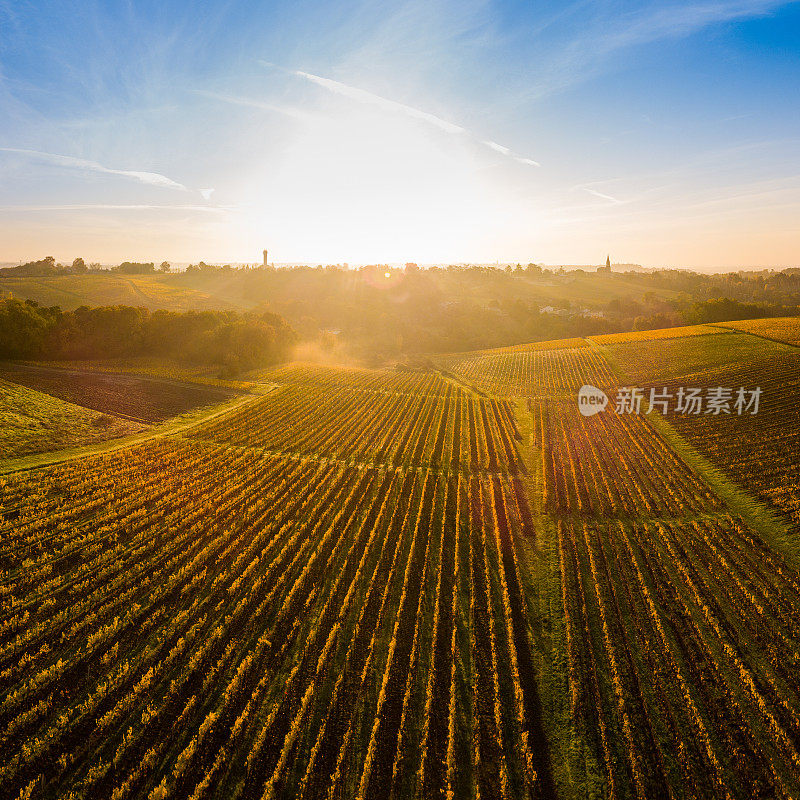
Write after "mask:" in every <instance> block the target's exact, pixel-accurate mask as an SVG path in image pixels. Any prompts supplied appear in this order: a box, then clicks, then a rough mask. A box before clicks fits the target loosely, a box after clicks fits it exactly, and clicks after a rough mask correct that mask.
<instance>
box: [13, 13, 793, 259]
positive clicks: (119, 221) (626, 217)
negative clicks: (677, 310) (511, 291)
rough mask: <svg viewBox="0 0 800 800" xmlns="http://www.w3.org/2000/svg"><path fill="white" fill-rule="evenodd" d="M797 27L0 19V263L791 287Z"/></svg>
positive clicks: (679, 17)
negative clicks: (469, 264)
mask: <svg viewBox="0 0 800 800" xmlns="http://www.w3.org/2000/svg"><path fill="white" fill-rule="evenodd" d="M799 56H800V3H798V2H770V1H769V0H738V1H731V2H728V1H727V0H718V1H716V2H715V1H714V0H709V1H707V2H702V1H698V2H670V1H667V2H653V3H626V2H576V3H564V2H537V3H530V2H525V3H523V2H474V1H473V0H465V2H436V1H435V0H434V1H433V2H422V1H420V2H381V3H376V2H373V3H356V2H336V0H333V1H332V2H298V3H285V4H269V3H263V2H235V1H234V0H231V1H230V2H218V3H199V2H198V3H177V2H159V3H156V2H63V0H62V2H35V3H32V2H24V1H21V0H14V2H8V1H7V0H0V260H8V261H16V260H18V259H29V258H33V257H42V256H43V255H46V254H52V255H55V256H56V257H57V258H58V259H60V260H63V261H70V260H72V258H74V257H75V256H78V255H80V256H83V257H84V258H86V259H87V261H88V260H97V261H101V262H115V261H120V260H123V259H147V260H156V261H160V260H162V259H164V258H166V259H169V260H173V261H196V260H199V259H201V258H202V259H205V260H206V261H211V260H222V261H228V260H236V261H252V260H256V259H257V258H258V254H259V253H260V251H261V249H262V247H265V246H267V247H269V248H270V252H271V254H272V257H273V258H274V259H275V260H276V261H278V262H290V261H310V262H322V263H328V262H343V261H348V262H351V263H358V262H375V261H378V262H384V261H388V262H404V261H407V260H414V261H419V262H461V261H480V262H485V261H495V260H496V259H499V260H500V261H514V262H516V261H521V262H528V261H539V262H546V263H555V264H558V263H565V264H568V263H598V262H599V261H601V260H603V259H604V257H605V254H606V252H611V254H612V259H614V260H616V261H623V262H627V261H633V262H638V263H642V264H646V265H650V266H665V265H676V266H697V267H701V268H712V267H723V266H755V265H765V266H788V265H797V264H800V58H799Z"/></svg>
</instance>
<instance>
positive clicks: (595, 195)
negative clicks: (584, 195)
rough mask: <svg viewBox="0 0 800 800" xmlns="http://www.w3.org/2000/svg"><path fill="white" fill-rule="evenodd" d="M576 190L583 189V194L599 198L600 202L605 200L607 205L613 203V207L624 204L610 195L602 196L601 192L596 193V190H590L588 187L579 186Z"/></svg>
mask: <svg viewBox="0 0 800 800" xmlns="http://www.w3.org/2000/svg"><path fill="white" fill-rule="evenodd" d="M578 188H579V189H583V191H584V192H588V193H589V194H591V195H593V196H594V197H599V198H600V199H601V200H607V201H608V202H609V203H613V204H614V205H620V204H621V203H624V202H625V201H624V200H620V199H618V198H616V197H612V196H611V195H610V194H604V193H603V192H598V191H597V190H596V189H591V188H590V187H588V186H579V187H578Z"/></svg>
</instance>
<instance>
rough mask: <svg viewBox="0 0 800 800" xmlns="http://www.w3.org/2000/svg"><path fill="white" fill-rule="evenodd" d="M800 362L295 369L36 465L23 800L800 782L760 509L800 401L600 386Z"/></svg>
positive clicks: (580, 361) (17, 721)
mask: <svg viewBox="0 0 800 800" xmlns="http://www.w3.org/2000/svg"><path fill="white" fill-rule="evenodd" d="M723 342H725V343H726V344H724V345H723V344H721V343H723ZM679 347H684V348H686V349H685V350H684V351H681V350H679V349H678V348H679ZM643 348H652V350H651V351H647V350H646V349H643ZM790 350H791V348H787V347H784V346H781V345H776V344H774V343H771V342H768V341H766V340H764V339H759V338H757V337H752V336H747V335H746V334H732V333H728V334H725V335H715V336H688V337H680V338H672V339H656V338H653V339H646V338H645V339H642V340H639V339H634V340H631V341H627V342H623V343H617V344H613V345H597V344H593V345H586V346H581V347H576V346H573V345H570V346H566V347H553V348H548V349H541V348H538V347H533V348H530V349H526V348H519V349H515V350H511V351H509V350H507V349H503V350H500V351H497V352H492V351H482V352H480V353H475V354H460V355H458V356H441V357H437V358H436V359H435V360H436V363H437V364H438V365H439V366H440V367H441V370H440V371H439V370H434V369H388V368H384V369H366V368H356V367H350V368H344V367H342V368H335V367H329V366H322V365H318V364H316V365H315V364H308V363H290V364H286V365H283V366H279V367H276V368H271V369H268V370H264V371H262V372H260V373H253V374H251V375H249V376H248V379H249V380H250V381H256V382H257V381H264V382H265V383H264V386H263V390H262V391H261V393H253V394H251V395H248V396H244V397H243V398H241V399H240V400H237V402H236V403H235V404H234V405H232V406H231V407H230V409H229V410H228V411H224V412H222V413H218V412H214V411H213V409H214V407H213V406H212V407H211V408H210V409H209V410H208V411H207V412H203V411H201V412H197V421H196V422H195V423H192V424H190V425H189V426H188V427H187V426H184V427H183V428H182V429H181V430H179V431H175V432H172V433H170V432H168V431H167V432H166V433H164V434H163V435H154V437H153V438H151V439H149V440H148V441H146V442H143V443H140V444H136V445H131V446H126V447H121V448H118V449H116V450H114V451H112V452H108V453H104V454H87V455H86V456H84V457H77V458H76V457H72V458H67V459H66V460H62V461H60V462H59V463H54V464H52V465H50V466H45V467H42V468H40V469H36V470H31V471H21V472H15V473H13V474H6V475H5V476H4V477H2V478H1V479H0V509H2V514H1V515H0V604H2V605H1V606H0V607H1V608H2V614H3V618H2V619H3V621H2V625H1V626H0V717H1V719H0V722H2V733H0V791H2V793H3V795H4V796H9V797H26V798H28V797H29V798H35V797H41V798H109V799H110V800H122V799H123V798H139V797H143V798H148V800H157V799H158V798H198V799H199V798H250V797H256V798H317V797H318V798H374V799H375V800H377V799H378V798H397V799H398V800H400V799H401V798H407V797H408V798H421V799H425V798H448V797H450V798H461V797H481V798H498V800H516V798H551V797H557V798H573V797H574V798H584V797H586V798H624V797H639V798H658V797H683V796H691V797H698V798H700V797H721V798H722V797H724V798H736V799H737V800H738V799H739V798H742V800H744V799H745V798H751V797H754V796H759V797H792V796H795V795H796V794H797V792H798V791H800V766H798V765H800V751H799V750H798V746H799V745H800V680H798V676H800V615H799V614H798V611H797V608H798V607H799V606H798V601H800V572H798V561H797V560H796V556H795V555H794V551H793V550H792V548H791V547H786V546H785V542H784V540H782V539H781V536H780V534H781V531H783V532H784V533H787V532H788V530H789V525H790V523H789V520H788V517H787V519H786V521H785V522H782V521H781V518H774V519H772V518H771V519H767V518H765V517H764V516H763V515H762V514H761V512H760V511H758V510H757V509H755V510H754V507H753V506H752V505H751V504H752V503H757V502H758V501H759V499H760V501H763V502H767V503H773V504H774V505H775V507H777V508H780V509H783V510H784V511H785V512H786V513H787V514H792V513H794V512H793V509H794V508H796V505H795V506H793V505H792V504H793V503H795V504H796V501H797V500H796V498H797V495H796V493H795V489H793V488H792V486H793V484H792V482H791V481H789V480H787V479H786V471H787V470H791V469H793V468H794V466H795V464H796V462H795V460H794V458H795V456H794V452H796V451H797V449H796V448H793V447H787V448H784V449H783V450H781V443H782V442H787V441H789V440H788V439H787V437H786V433H785V432H784V434H783V437H782V436H781V422H780V420H782V419H783V420H785V419H786V416H785V415H786V414H790V413H791V403H790V400H789V399H786V398H787V397H788V398H791V397H793V395H792V394H791V393H789V394H788V395H786V396H785V397H784V398H783V399H778V398H777V395H769V396H768V395H767V393H766V392H765V395H764V406H763V408H762V411H763V412H764V415H763V417H761V416H758V417H753V418H752V420H753V421H754V420H756V419H757V420H758V422H757V424H751V420H748V423H749V424H748V426H747V427H744V426H741V427H738V428H737V427H735V425H734V423H735V422H736V421H737V417H731V416H730V415H728V416H718V415H713V416H712V415H703V416H702V417H700V418H698V419H697V420H679V419H676V418H675V417H674V416H671V415H666V416H665V417H662V418H661V419H660V420H656V419H653V418H652V416H651V415H648V414H647V413H642V414H627V413H622V412H621V411H618V410H615V408H614V403H613V399H612V401H611V402H610V405H609V407H608V408H606V410H604V411H602V412H601V413H597V414H594V415H592V416H583V415H582V414H581V413H579V410H578V405H577V402H576V395H577V390H578V389H579V388H580V387H581V386H582V385H583V384H584V383H591V384H593V385H594V386H596V387H598V388H603V389H604V390H605V391H606V392H607V394H608V396H609V397H611V398H613V396H614V394H615V392H617V391H618V390H619V389H620V387H621V386H624V385H628V384H632V383H635V382H636V381H642V386H643V387H644V388H647V387H649V386H657V385H660V383H661V381H666V380H667V378H666V376H667V370H668V368H670V365H671V368H672V370H673V372H672V374H671V377H670V380H669V381H667V382H668V383H669V386H673V385H677V382H679V381H680V380H683V378H684V377H690V378H691V379H694V378H696V376H698V375H699V374H701V373H703V371H705V372H704V374H706V375H707V376H708V378H709V381H711V382H712V383H719V382H724V381H725V380H728V381H731V382H733V383H749V382H754V381H761V382H763V384H764V386H765V387H769V386H770V376H772V381H773V384H774V385H775V386H777V383H778V382H782V383H781V385H782V386H784V387H785V386H790V385H791V386H794V384H795V383H798V382H800V377H798V376H800V368H799V367H798V361H797V356H796V354H794V353H793V352H790ZM665 353H668V354H669V357H670V358H672V359H673V360H672V361H671V362H667V361H666V360H665V355H664V354H665ZM754 354H759V356H758V358H754ZM745 355H748V357H750V360H749V361H743V357H744V356H745ZM678 365H679V366H678ZM623 370H629V372H626V371H623ZM648 370H650V372H651V373H652V376H653V379H652V380H650V381H647V380H645V379H646V378H647V376H648ZM681 372H683V373H685V375H684V374H681ZM64 374H65V375H66V374H67V373H66V371H65V372H64ZM775 376H778V377H775ZM120 379H122V378H120ZM109 380H110V378H109ZM626 381H627V382H628V383H626ZM798 386H800V383H798ZM198 391H200V387H198ZM690 422H691V423H692V425H693V426H691V427H690V425H689V423H690ZM742 422H744V420H743V418H742ZM785 425H786V423H785V422H784V426H785ZM789 427H790V428H791V430H794V429H795V428H797V427H798V426H797V424H796V423H794V422H790V423H789ZM165 430H166V429H165ZM745 437H749V438H748V442H749V444H748V447H747V453H746V454H744V453H743V452H742V448H741V442H742V440H743V439H744V438H745ZM681 442H688V443H691V446H692V447H693V448H695V450H693V449H689V445H688V444H687V445H686V447H684V446H683V445H682V444H681ZM737 447H738V451H737ZM696 451H699V452H700V453H702V454H704V455H705V456H706V457H707V459H708V461H705V460H703V459H702V458H699V457H695V456H694V455H693V453H694V452H696ZM737 452H738V453H739V456H738V458H739V460H740V461H741V463H743V464H744V465H745V467H744V468H743V469H742V470H741V471H739V472H736V471H735V470H734V469H732V464H733V462H734V459H735V458H736V453H737ZM711 463H713V464H714V465H715V466H717V467H718V468H719V470H720V472H719V473H718V472H714V471H711V469H710V466H709V464H711ZM1 470H2V462H0V471H1ZM748 492H749V493H750V494H748Z"/></svg>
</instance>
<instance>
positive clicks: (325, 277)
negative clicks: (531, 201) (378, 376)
mask: <svg viewBox="0 0 800 800" xmlns="http://www.w3.org/2000/svg"><path fill="white" fill-rule="evenodd" d="M628 266H630V265H628ZM617 268H619V269H620V271H614V272H611V273H607V272H603V273H599V274H597V273H593V272H586V271H584V270H582V269H570V270H567V269H558V270H551V269H545V268H542V267H541V266H538V265H536V264H529V265H528V266H527V267H523V266H517V267H515V268H509V269H507V270H506V269H498V268H494V267H478V266H449V267H433V268H428V269H419V268H417V267H415V265H413V264H411V263H409V265H407V266H406V268H405V269H395V268H391V267H389V266H387V265H371V266H366V267H362V268H360V269H344V268H340V267H339V266H337V265H328V266H325V267H323V266H319V267H305V266H300V267H292V268H282V269H274V268H262V267H259V268H250V269H238V268H236V267H234V266H231V265H222V266H217V265H214V264H207V263H205V262H203V261H200V262H199V263H197V264H191V265H189V266H188V267H187V268H186V269H185V270H182V269H180V268H178V269H173V268H172V267H171V266H170V264H169V263H168V262H163V263H161V264H160V265H159V266H156V265H155V264H153V263H150V262H148V263H138V262H124V263H122V264H119V265H118V266H115V267H113V268H110V269H99V268H97V265H95V264H92V265H90V267H89V269H88V272H89V273H90V275H88V276H86V277H83V276H81V277H80V278H75V277H69V276H75V275H81V273H84V272H86V271H87V270H86V265H85V263H84V262H82V260H81V259H76V260H75V262H73V264H72V266H61V265H60V264H57V263H56V262H55V260H54V259H53V258H52V257H48V258H45V259H42V260H41V261H35V262H30V263H29V264H25V265H22V266H20V267H14V268H11V269H4V270H2V271H0V278H6V277H8V278H16V279H18V278H20V277H31V278H32V277H50V278H52V279H53V280H50V281H46V282H45V283H46V284H47V286H44V287H43V286H42V285H41V284H40V283H39V282H34V281H30V282H25V281H20V280H13V281H9V282H8V284H7V287H8V289H9V290H10V291H13V293H14V296H21V297H22V298H23V299H24V298H25V297H33V298H34V299H38V300H40V302H52V300H51V299H50V298H51V297H53V296H54V294H53V293H54V292H56V294H55V296H56V297H59V298H61V297H63V300H61V302H62V304H63V305H64V306H68V305H70V304H72V303H74V304H76V305H77V304H78V303H80V302H83V303H85V304H86V305H91V304H93V302H104V303H109V304H113V303H114V302H115V300H116V302H118V303H130V302H131V297H136V300H135V301H134V302H135V303H136V304H140V303H141V304H143V305H148V304H149V305H150V307H151V309H153V308H162V307H169V308H172V307H176V306H175V305H173V304H178V303H180V304H181V305H180V307H182V308H191V307H197V306H202V307H206V308H209V307H210V308H214V307H218V308H240V309H245V308H253V307H257V308H259V309H267V308H268V309H269V310H271V311H274V312H276V313H278V314H280V315H281V316H283V317H285V318H286V319H287V320H288V321H289V323H290V324H291V325H292V326H293V327H294V328H295V329H296V330H297V331H298V332H299V333H300V335H301V336H302V337H303V338H306V339H312V340H315V341H318V342H321V343H323V345H327V346H330V344H331V343H332V342H336V343H340V346H342V347H344V348H345V349H346V350H348V351H349V352H348V355H355V356H356V357H357V358H362V359H364V360H366V361H367V362H368V363H373V362H375V363H377V362H380V361H381V360H383V359H394V358H397V357H398V356H402V355H413V354H422V353H435V352H458V351H462V352H463V351H469V350H475V349H484V348H492V347H506V346H509V345H515V344H520V343H522V342H530V341H547V340H553V339H561V338H571V337H584V336H595V335H602V334H607V333H619V332H624V331H631V330H651V329H654V328H666V327H674V326H681V325H686V324H692V323H701V322H714V321H722V320H734V319H747V318H754V317H767V316H784V315H790V314H795V313H798V312H800V272H798V271H797V270H791V269H787V270H783V271H782V272H776V271H774V270H764V271H761V272H736V273H727V274H720V275H702V274H699V273H693V272H689V271H685V270H659V271H656V272H651V273H648V272H641V271H628V272H623V271H621V270H622V269H624V268H625V265H618V266H615V270H616V269H617ZM129 276H130V277H129ZM34 284H35V285H34ZM5 285H6V284H4V286H5ZM59 291H63V292H64V294H63V295H62V294H57V292H59ZM26 293H27V294H26ZM45 298H47V300H45ZM79 298H80V299H79ZM100 298H102V300H100ZM230 334H231V335H233V332H230Z"/></svg>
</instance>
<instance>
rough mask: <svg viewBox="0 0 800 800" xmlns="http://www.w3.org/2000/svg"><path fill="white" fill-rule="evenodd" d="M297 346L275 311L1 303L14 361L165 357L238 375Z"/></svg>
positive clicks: (1, 351)
mask: <svg viewBox="0 0 800 800" xmlns="http://www.w3.org/2000/svg"><path fill="white" fill-rule="evenodd" d="M296 341H297V335H296V333H295V332H294V330H293V329H292V328H291V327H290V326H289V325H288V323H287V322H286V320H284V319H283V317H281V316H279V315H278V314H272V313H270V312H261V313H253V314H240V313H237V312H234V311H186V312H177V311H154V312H150V311H148V310H147V309H146V308H135V307H133V306H99V307H96V308H88V307H86V306H81V307H80V308H77V309H75V311H62V310H61V309H60V308H59V307H58V306H52V307H49V308H47V307H43V306H40V305H38V304H37V303H35V302H34V301H32V300H26V301H24V302H22V301H20V300H16V299H7V300H3V301H2V302H1V303H0V358H7V359H44V360H62V359H64V360H73V359H74V360H79V359H99V358H125V357H131V356H162V357H167V358H174V359H176V360H180V361H188V362H194V363H199V364H210V365H215V366H218V367H219V368H220V374H225V375H234V374H236V373H238V372H239V371H241V370H247V369H252V368H254V367H258V366H265V365H268V364H271V363H275V362H278V361H281V360H284V359H286V358H287V357H288V356H289V354H290V351H291V349H292V347H293V345H294V344H295V343H296Z"/></svg>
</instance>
